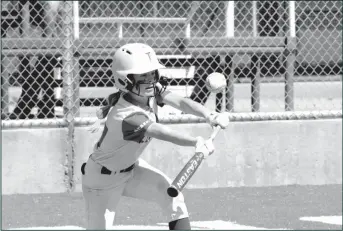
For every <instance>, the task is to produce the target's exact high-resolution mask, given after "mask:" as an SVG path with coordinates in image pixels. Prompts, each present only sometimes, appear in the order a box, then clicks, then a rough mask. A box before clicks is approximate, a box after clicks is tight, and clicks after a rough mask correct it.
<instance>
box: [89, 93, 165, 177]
mask: <svg viewBox="0 0 343 231" xmlns="http://www.w3.org/2000/svg"><path fill="white" fill-rule="evenodd" d="M158 101H159V102H158ZM160 101H161V97H160V96H159V97H157V98H154V97H151V98H150V100H149V105H147V106H146V107H144V108H142V107H140V106H138V105H135V104H134V102H132V101H131V102H130V101H129V100H128V99H125V98H124V97H123V96H120V98H119V100H118V102H117V104H116V105H115V106H113V107H112V109H111V110H110V112H109V114H108V116H107V120H106V123H105V127H104V130H103V133H102V136H101V138H100V140H99V141H98V142H97V143H96V145H95V148H94V150H93V153H92V155H91V158H92V159H93V160H94V161H95V162H96V163H98V164H100V165H102V166H105V167H106V168H108V169H109V170H111V171H118V170H121V169H125V168H127V167H129V166H130V165H132V164H133V163H135V162H136V161H137V160H138V158H139V156H140V155H141V154H142V153H143V151H144V149H145V148H146V147H147V145H148V144H149V143H150V141H151V137H147V136H146V135H145V132H146V130H147V128H148V127H149V126H150V125H151V124H152V123H154V122H158V117H157V106H158V105H162V104H161V102H160Z"/></svg>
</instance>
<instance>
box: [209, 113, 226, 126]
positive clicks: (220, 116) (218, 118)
mask: <svg viewBox="0 0 343 231" xmlns="http://www.w3.org/2000/svg"><path fill="white" fill-rule="evenodd" d="M229 115H230V114H229V113H228V112H222V113H218V112H212V113H211V114H210V115H209V116H208V117H207V118H206V120H207V122H208V123H209V124H210V125H211V126H217V125H218V126H220V127H221V128H222V129H225V128H227V127H228V126H229V123H230V117H229Z"/></svg>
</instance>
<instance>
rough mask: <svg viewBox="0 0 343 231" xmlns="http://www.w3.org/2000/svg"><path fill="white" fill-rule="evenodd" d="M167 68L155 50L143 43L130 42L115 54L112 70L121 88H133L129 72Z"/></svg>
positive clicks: (142, 72) (145, 71)
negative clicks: (161, 62) (160, 61)
mask: <svg viewBox="0 0 343 231" xmlns="http://www.w3.org/2000/svg"><path fill="white" fill-rule="evenodd" d="M160 68H165V66H163V65H162V64H160V63H159V61H158V59H157V56H156V53H155V51H154V50H153V49H152V48H151V47H150V46H148V45H146V44H142V43H129V44H126V45H124V46H122V47H120V48H119V49H118V50H117V51H116V53H115V54H114V59H113V63H112V72H113V75H114V83H115V85H116V87H117V88H118V89H119V90H122V91H127V90H130V89H132V87H133V84H134V83H133V82H132V79H129V78H128V75H129V74H144V73H147V72H150V71H154V70H158V69H160Z"/></svg>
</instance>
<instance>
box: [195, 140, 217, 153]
mask: <svg viewBox="0 0 343 231" xmlns="http://www.w3.org/2000/svg"><path fill="white" fill-rule="evenodd" d="M197 140H198V141H197V143H196V145H195V153H202V154H204V158H207V157H208V156H209V155H211V154H212V153H213V152H214V145H213V141H212V139H208V140H205V139H204V138H202V137H200V136H198V137H197Z"/></svg>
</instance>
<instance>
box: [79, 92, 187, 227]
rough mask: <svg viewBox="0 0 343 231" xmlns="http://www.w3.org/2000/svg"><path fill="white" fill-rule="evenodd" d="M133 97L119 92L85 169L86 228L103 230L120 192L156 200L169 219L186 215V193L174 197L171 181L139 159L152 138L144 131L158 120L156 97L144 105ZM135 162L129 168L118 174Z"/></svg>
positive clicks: (134, 196)
mask: <svg viewBox="0 0 343 231" xmlns="http://www.w3.org/2000/svg"><path fill="white" fill-rule="evenodd" d="M157 99H158V98H157ZM129 101H130V100H129V99H126V98H124V97H123V96H121V97H120V99H119V100H118V102H117V104H116V105H115V106H114V107H113V108H112V109H111V111H110V112H109V114H108V116H107V121H106V124H105V128H104V131H103V134H102V136H101V138H100V140H99V141H98V142H97V144H96V145H95V148H94V152H93V153H92V155H91V156H90V158H89V159H88V161H87V163H86V165H85V167H84V169H83V170H84V171H83V172H84V174H83V176H82V190H83V196H84V199H85V202H86V213H87V216H86V217H87V218H88V225H87V229H105V228H106V225H105V224H106V222H105V216H104V215H105V212H106V209H108V210H109V211H112V212H114V211H115V210H116V206H117V204H118V202H119V199H120V197H121V196H122V195H123V196H127V197H133V198H139V199H144V200H148V201H152V202H156V203H157V204H158V205H160V207H161V208H162V209H163V211H164V212H165V214H166V215H167V216H168V218H167V220H168V221H172V220H177V219H182V218H185V217H188V212H187V208H186V205H185V203H184V198H183V195H182V194H181V193H180V194H179V196H178V197H176V198H171V197H169V196H168V194H167V188H168V186H169V185H170V183H171V180H170V179H169V178H168V177H167V176H166V175H165V174H163V173H162V172H161V171H159V170H157V169H156V168H154V167H152V166H150V165H149V164H148V163H146V162H145V161H143V160H142V159H141V158H140V155H141V154H142V152H143V150H144V149H145V148H146V147H147V145H148V144H149V142H150V140H151V138H150V137H146V136H145V131H146V129H147V127H148V126H149V125H150V124H151V123H153V122H156V121H157V116H156V113H157V102H156V100H155V98H151V100H150V103H149V104H150V105H149V106H148V105H147V106H146V107H145V108H142V107H139V106H138V105H134V104H133V102H132V101H131V102H129ZM133 164H135V165H134V167H133V169H132V170H131V171H127V172H122V173H120V171H121V170H123V169H126V168H129V169H130V166H132V165H133ZM109 173H110V174H109Z"/></svg>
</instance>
